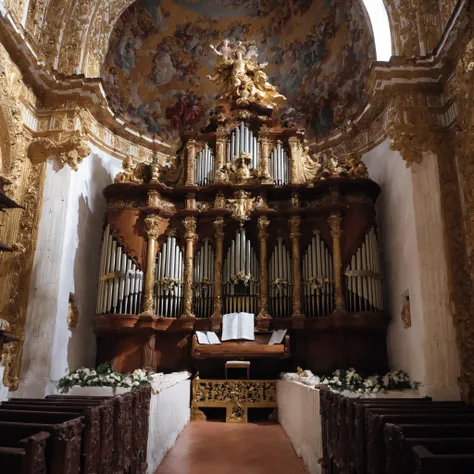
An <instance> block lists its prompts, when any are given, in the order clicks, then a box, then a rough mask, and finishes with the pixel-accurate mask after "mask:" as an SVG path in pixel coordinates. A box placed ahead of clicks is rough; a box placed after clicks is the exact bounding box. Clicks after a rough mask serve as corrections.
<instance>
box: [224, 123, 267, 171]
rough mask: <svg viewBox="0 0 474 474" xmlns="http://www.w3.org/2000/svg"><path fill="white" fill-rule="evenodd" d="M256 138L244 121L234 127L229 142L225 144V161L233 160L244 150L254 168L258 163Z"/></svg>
mask: <svg viewBox="0 0 474 474" xmlns="http://www.w3.org/2000/svg"><path fill="white" fill-rule="evenodd" d="M258 148H259V147H258V140H257V137H256V136H254V133H253V132H252V130H250V128H249V127H248V125H247V124H246V123H244V122H242V123H241V124H240V126H238V127H236V128H235V130H234V131H233V132H232V135H231V137H230V143H229V144H228V146H227V161H233V160H234V159H235V158H236V157H238V156H240V154H241V153H242V152H243V151H244V152H246V153H248V154H249V155H250V156H251V158H252V161H251V165H250V166H251V168H253V169H255V168H257V167H258V163H259V149H258Z"/></svg>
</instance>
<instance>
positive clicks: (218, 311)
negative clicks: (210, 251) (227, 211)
mask: <svg viewBox="0 0 474 474" xmlns="http://www.w3.org/2000/svg"><path fill="white" fill-rule="evenodd" d="M224 225H225V224H224V218H223V217H218V218H217V219H216V220H215V221H214V230H215V237H216V259H215V265H214V313H213V315H212V317H211V319H212V321H213V327H214V326H217V327H218V326H219V324H220V320H221V319H222V266H223V264H224V248H223V245H224Z"/></svg>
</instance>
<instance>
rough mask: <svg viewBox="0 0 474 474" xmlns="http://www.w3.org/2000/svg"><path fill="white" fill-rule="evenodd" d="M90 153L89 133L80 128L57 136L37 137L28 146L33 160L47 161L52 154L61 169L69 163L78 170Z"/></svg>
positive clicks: (29, 154) (29, 155)
mask: <svg viewBox="0 0 474 474" xmlns="http://www.w3.org/2000/svg"><path fill="white" fill-rule="evenodd" d="M90 153H91V150H90V148H89V139H88V137H87V134H85V133H83V132H81V131H79V130H73V131H70V132H61V133H59V134H58V135H56V136H40V137H36V138H34V139H33V141H32V142H31V144H30V146H29V148H28V157H29V158H30V160H31V161H32V162H36V163H38V162H41V161H45V160H46V159H47V158H48V157H50V156H52V157H54V158H55V159H56V162H57V164H58V166H59V168H60V169H62V168H64V166H65V165H69V166H70V167H71V168H72V169H73V170H74V171H77V169H78V166H79V164H80V163H82V161H83V160H84V158H86V157H87V156H89V155H90Z"/></svg>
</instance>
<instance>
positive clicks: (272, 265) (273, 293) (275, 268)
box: [268, 237, 305, 318]
mask: <svg viewBox="0 0 474 474" xmlns="http://www.w3.org/2000/svg"><path fill="white" fill-rule="evenodd" d="M290 265H291V259H290V254H289V252H288V250H287V248H286V246H285V244H284V243H283V239H282V238H281V237H280V238H278V239H277V243H276V244H275V247H274V249H273V253H272V255H271V257H270V260H269V264H268V268H269V272H268V273H269V276H270V290H269V294H270V314H271V315H272V316H273V317H275V318H285V317H288V316H290V315H291V308H292V304H291V298H290V297H291V295H292V294H293V290H292V284H293V272H292V271H291V266H290ZM303 273H305V268H304V267H303Z"/></svg>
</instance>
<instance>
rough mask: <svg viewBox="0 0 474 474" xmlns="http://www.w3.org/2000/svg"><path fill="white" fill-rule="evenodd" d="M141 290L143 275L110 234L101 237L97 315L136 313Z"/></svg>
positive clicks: (138, 307) (138, 308)
mask: <svg viewBox="0 0 474 474" xmlns="http://www.w3.org/2000/svg"><path fill="white" fill-rule="evenodd" d="M142 291H143V272H142V271H141V270H140V269H138V268H137V265H136V264H135V263H134V262H133V261H132V259H131V258H130V257H129V256H127V254H126V253H125V252H124V251H123V248H122V247H121V246H120V245H119V244H118V243H117V240H116V239H115V237H114V236H113V235H112V233H111V232H110V225H108V226H107V227H106V229H105V232H104V235H103V238H102V252H101V259H100V270H99V285H98V293H97V295H98V296H97V309H96V312H97V314H106V313H110V314H117V313H120V314H139V313H140V309H141V301H142Z"/></svg>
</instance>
